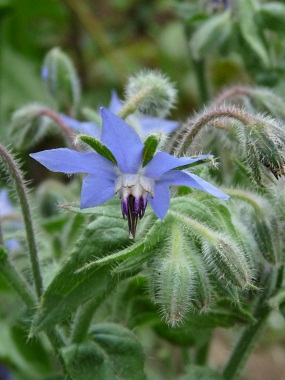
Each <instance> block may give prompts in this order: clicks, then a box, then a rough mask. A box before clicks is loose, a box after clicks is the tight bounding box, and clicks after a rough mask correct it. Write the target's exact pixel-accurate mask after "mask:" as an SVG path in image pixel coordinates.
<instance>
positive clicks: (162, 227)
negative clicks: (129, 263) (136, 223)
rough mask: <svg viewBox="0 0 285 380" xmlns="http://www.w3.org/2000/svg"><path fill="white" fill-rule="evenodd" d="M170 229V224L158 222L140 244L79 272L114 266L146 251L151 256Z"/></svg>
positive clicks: (103, 258) (92, 263) (98, 261)
mask: <svg viewBox="0 0 285 380" xmlns="http://www.w3.org/2000/svg"><path fill="white" fill-rule="evenodd" d="M167 228H168V222H164V223H163V222H161V220H157V221H156V222H155V223H154V225H153V226H152V227H151V228H150V230H149V231H148V232H147V234H146V236H145V238H144V239H143V240H141V241H139V242H136V243H134V244H132V245H131V246H129V247H127V248H125V249H123V250H121V251H119V252H116V253H113V254H111V255H108V256H107V255H106V256H104V257H102V258H99V259H97V260H95V261H92V262H90V263H89V264H86V265H85V266H83V267H82V268H81V269H80V270H79V272H81V271H86V270H90V269H91V270H92V269H93V268H94V267H95V268H96V267H98V266H101V265H106V264H112V263H114V262H117V261H121V260H126V259H128V258H133V257H135V256H138V255H141V254H143V253H145V251H149V255H150V254H151V253H152V252H153V247H154V246H155V245H156V244H157V243H159V242H160V240H161V239H162V238H163V237H164V235H165V232H166V229H167Z"/></svg>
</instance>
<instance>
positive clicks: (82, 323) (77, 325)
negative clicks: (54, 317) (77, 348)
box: [71, 293, 106, 343]
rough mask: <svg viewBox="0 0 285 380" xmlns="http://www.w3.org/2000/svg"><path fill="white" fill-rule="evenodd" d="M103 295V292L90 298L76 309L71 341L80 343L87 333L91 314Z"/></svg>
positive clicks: (102, 298) (104, 295)
mask: <svg viewBox="0 0 285 380" xmlns="http://www.w3.org/2000/svg"><path fill="white" fill-rule="evenodd" d="M105 297H106V294H105V293H104V294H103V295H102V297H100V298H96V299H95V300H90V301H89V302H87V303H86V304H85V305H83V306H82V308H81V309H79V310H78V312H77V315H76V317H75V321H74V327H73V331H72V335H71V341H72V343H80V342H82V341H83V340H84V338H85V337H86V335H87V333H88V330H89V327H90V324H91V321H92V318H93V315H94V313H95V311H96V309H97V307H98V306H99V305H100V303H101V302H102V301H103V300H104V298H105Z"/></svg>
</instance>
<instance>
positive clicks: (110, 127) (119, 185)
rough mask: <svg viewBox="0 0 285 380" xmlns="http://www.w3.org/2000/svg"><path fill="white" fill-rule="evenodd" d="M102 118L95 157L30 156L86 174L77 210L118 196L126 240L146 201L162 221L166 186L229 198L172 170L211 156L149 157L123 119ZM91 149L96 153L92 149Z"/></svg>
mask: <svg viewBox="0 0 285 380" xmlns="http://www.w3.org/2000/svg"><path fill="white" fill-rule="evenodd" d="M101 115H102V134H101V141H100V149H98V152H99V153H100V154H98V153H95V152H88V153H82V152H77V151H73V150H71V149H67V148H60V149H52V150H46V151H43V152H38V153H33V154H31V157H33V158H34V159H35V160H37V161H38V162H40V163H41V164H42V165H44V166H45V167H46V168H48V169H49V170H52V171H55V172H63V173H69V174H71V173H78V172H80V173H87V174H88V175H87V177H86V178H85V179H84V180H83V186H82V192H81V208H88V207H94V206H97V205H99V204H101V203H104V202H106V201H107V200H109V199H110V198H112V197H113V196H114V195H115V194H118V195H119V197H120V198H121V206H122V214H123V217H124V218H125V217H127V219H128V223H129V232H130V237H131V238H133V237H134V236H135V232H136V226H137V221H138V218H140V219H141V218H142V217H143V216H144V213H145V209H146V206H147V203H148V201H149V203H150V205H151V207H152V208H153V211H154V213H155V214H156V215H157V216H158V217H159V218H160V219H163V218H164V216H165V214H166V213H167V210H168V208H169V203H170V191H169V185H182V186H189V187H193V188H196V189H199V190H203V191H205V192H207V193H209V194H212V195H213V196H215V197H217V198H221V199H228V198H229V197H228V195H226V194H225V193H223V192H222V191H221V190H219V189H217V188H216V187H215V186H213V185H211V184H210V183H208V182H206V181H205V180H203V179H201V178H199V177H198V176H197V175H195V174H192V173H188V172H186V171H180V170H174V169H177V168H181V167H185V166H186V165H190V164H192V163H193V162H196V161H200V160H204V159H207V158H209V157H211V156H210V155H203V156H199V157H195V158H190V157H181V158H176V157H173V156H171V155H170V154H168V153H165V152H158V153H156V154H154V153H155V152H153V154H152V156H151V157H150V156H149V150H150V149H149V146H148V145H147V142H146V143H145V144H143V143H142V141H141V139H140V137H139V135H138V134H137V133H136V132H135V131H134V129H132V127H130V126H129V125H128V124H127V123H126V122H125V121H124V120H123V119H121V118H119V117H118V116H116V115H114V114H113V113H112V112H110V111H109V110H107V109H105V108H102V110H101ZM89 137H90V136H89ZM90 138H91V139H93V140H94V142H95V141H96V140H95V138H93V137H90ZM147 141H148V140H147ZM92 146H93V147H94V146H95V147H96V144H92Z"/></svg>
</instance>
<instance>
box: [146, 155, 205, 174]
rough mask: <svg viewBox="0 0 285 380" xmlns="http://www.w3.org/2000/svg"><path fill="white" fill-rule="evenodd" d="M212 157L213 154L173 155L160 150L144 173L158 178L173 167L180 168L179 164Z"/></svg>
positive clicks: (182, 164)
mask: <svg viewBox="0 0 285 380" xmlns="http://www.w3.org/2000/svg"><path fill="white" fill-rule="evenodd" d="M209 157H212V155H211V154H206V155H204V156H199V157H195V158H191V157H180V158H177V157H173V156H171V155H170V154H168V153H165V152H158V153H157V154H156V155H155V156H154V157H153V159H152V160H151V161H150V162H149V163H148V164H147V165H146V167H145V172H144V175H145V176H146V177H150V178H157V177H159V176H161V175H162V174H164V173H166V172H168V171H169V170H171V169H174V168H178V167H179V166H184V165H189V164H192V163H193V162H196V161H200V160H204V159H206V158H209Z"/></svg>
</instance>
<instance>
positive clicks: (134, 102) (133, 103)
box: [118, 85, 154, 119]
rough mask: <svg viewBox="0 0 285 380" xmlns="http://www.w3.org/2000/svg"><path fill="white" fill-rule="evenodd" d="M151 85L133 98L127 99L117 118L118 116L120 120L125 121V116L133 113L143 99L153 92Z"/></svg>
mask: <svg viewBox="0 0 285 380" xmlns="http://www.w3.org/2000/svg"><path fill="white" fill-rule="evenodd" d="M153 88H154V87H153V85H148V86H146V87H145V88H143V89H142V90H140V91H139V92H138V93H137V94H136V95H135V96H134V97H132V98H131V99H129V100H128V101H127V102H126V103H125V104H124V106H123V108H122V109H121V110H120V112H119V113H118V116H120V117H121V118H122V119H125V118H126V117H127V116H129V115H131V114H132V113H134V112H135V111H136V110H137V108H138V106H139V104H140V103H141V102H143V101H144V99H145V98H147V97H148V96H149V94H151V92H152V91H153Z"/></svg>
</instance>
